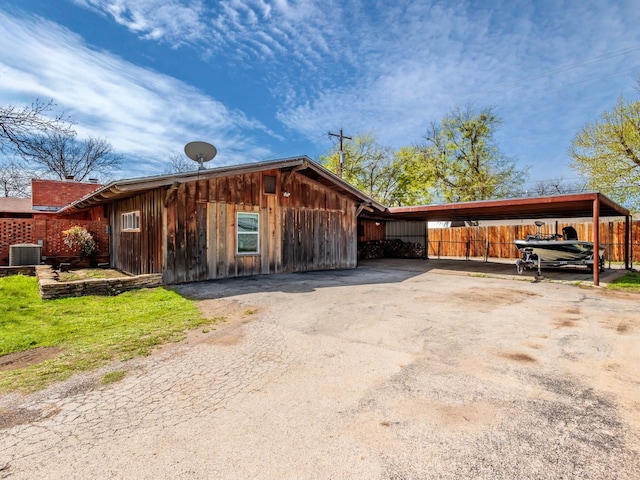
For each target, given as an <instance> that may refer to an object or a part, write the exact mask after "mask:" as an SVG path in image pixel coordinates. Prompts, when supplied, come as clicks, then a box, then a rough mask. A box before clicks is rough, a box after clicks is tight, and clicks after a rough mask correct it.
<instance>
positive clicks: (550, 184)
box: [531, 177, 585, 197]
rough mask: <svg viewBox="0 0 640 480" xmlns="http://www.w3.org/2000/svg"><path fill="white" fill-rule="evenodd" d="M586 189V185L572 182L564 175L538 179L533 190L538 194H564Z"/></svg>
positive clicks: (533, 192)
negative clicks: (563, 176)
mask: <svg viewBox="0 0 640 480" xmlns="http://www.w3.org/2000/svg"><path fill="white" fill-rule="evenodd" d="M583 191H585V185H584V182H583V183H579V182H570V181H568V180H565V179H564V178H562V177H558V178H551V179H549V180H538V181H537V182H536V183H535V184H534V186H533V189H532V191H531V193H532V194H534V195H536V196H540V197H543V196H546V195H563V194H566V193H579V192H583Z"/></svg>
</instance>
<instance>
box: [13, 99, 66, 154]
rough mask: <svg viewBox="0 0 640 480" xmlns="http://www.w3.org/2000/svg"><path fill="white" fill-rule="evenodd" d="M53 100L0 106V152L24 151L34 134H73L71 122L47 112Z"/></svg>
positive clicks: (29, 144) (50, 108)
mask: <svg viewBox="0 0 640 480" xmlns="http://www.w3.org/2000/svg"><path fill="white" fill-rule="evenodd" d="M53 106H54V104H53V102H52V101H49V102H46V103H45V102H42V101H40V100H36V101H35V102H33V103H32V104H31V105H30V106H25V107H22V108H20V107H16V106H14V105H7V106H0V152H3V153H4V152H6V151H7V150H14V151H17V152H19V153H24V152H25V151H26V150H28V149H29V148H30V147H31V141H32V140H33V138H34V135H47V134H54V133H56V134H64V135H71V134H73V129H72V125H71V122H70V121H69V120H68V119H66V118H64V117H63V116H62V115H56V116H53V117H50V116H48V115H47V114H48V113H49V112H51V110H52V109H53Z"/></svg>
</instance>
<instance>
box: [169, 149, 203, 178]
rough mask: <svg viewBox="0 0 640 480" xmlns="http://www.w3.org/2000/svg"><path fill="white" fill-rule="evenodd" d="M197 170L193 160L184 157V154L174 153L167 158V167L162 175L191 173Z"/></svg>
mask: <svg viewBox="0 0 640 480" xmlns="http://www.w3.org/2000/svg"><path fill="white" fill-rule="evenodd" d="M197 169H198V164H197V163H195V162H194V161H193V160H191V159H189V158H187V157H185V155H184V154H180V153H174V154H173V155H171V156H170V157H169V165H168V166H167V168H166V169H165V171H164V173H166V174H172V173H183V172H193V171H194V170H197Z"/></svg>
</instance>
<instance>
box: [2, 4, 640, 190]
mask: <svg viewBox="0 0 640 480" xmlns="http://www.w3.org/2000/svg"><path fill="white" fill-rule="evenodd" d="M0 38H1V40H2V42H1V43H2V48H0V103H2V104H3V105H6V104H13V105H19V104H23V103H30V102H31V101H33V99H34V98H40V99H43V100H48V99H53V100H54V101H55V103H56V104H57V105H58V107H57V108H58V111H63V112H64V113H65V114H67V115H69V116H71V117H72V118H73V119H74V120H75V122H76V124H77V125H76V130H77V131H78V133H79V134H80V136H88V135H92V136H98V137H106V138H107V139H108V140H109V141H111V143H112V144H113V146H114V147H115V149H116V150H117V151H118V152H120V153H122V154H123V155H124V156H125V158H126V165H125V167H124V168H123V170H122V171H121V172H118V173H117V175H116V176H117V177H133V176H140V175H153V174H158V173H162V172H163V171H165V170H166V168H167V163H168V159H169V158H170V156H171V155H172V154H176V153H181V152H182V148H183V146H184V144H185V143H187V142H189V141H193V140H202V141H207V142H210V143H213V144H214V145H216V147H217V148H218V156H217V157H216V159H215V160H214V161H213V162H212V163H213V164H215V165H227V164H236V163H246V162H254V161H261V160H270V159H276V158H284V157H290V156H296V155H308V156H310V157H311V158H314V159H317V158H318V156H319V155H320V154H323V153H326V152H328V150H329V149H330V148H331V147H332V142H334V141H335V139H334V140H330V139H329V138H328V136H327V132H329V131H332V132H338V131H339V130H340V128H343V129H344V133H345V134H346V135H352V136H353V135H356V134H358V133H361V132H373V133H374V134H375V135H376V137H377V139H378V141H379V142H380V143H381V144H383V145H387V146H391V147H395V148H398V147H401V146H404V145H412V144H416V143H418V142H420V141H421V139H422V137H423V135H424V133H425V132H426V129H427V127H428V125H429V124H430V123H431V122H432V121H438V120H440V119H441V118H442V117H443V116H444V115H445V114H446V113H448V112H449V111H450V110H451V109H452V108H453V107H456V106H465V105H468V104H472V105H474V106H475V107H477V108H484V107H487V106H493V107H494V108H495V112H496V113H497V114H498V115H499V116H500V117H501V118H502V120H503V122H504V123H503V125H502V126H501V128H500V129H499V130H498V132H497V136H496V138H497V142H498V145H499V147H500V148H501V150H502V152H503V153H504V154H506V155H508V156H511V157H514V158H516V159H517V160H518V162H519V164H520V165H521V166H523V167H524V166H530V167H531V181H530V183H529V184H531V183H533V182H535V181H537V180H544V179H551V178H557V177H563V178H565V179H567V180H569V179H574V178H576V174H575V173H573V172H572V171H571V170H570V169H569V167H568V164H569V157H568V155H567V149H568V147H569V145H570V143H571V140H572V138H573V136H574V135H575V134H576V133H577V131H578V130H579V129H580V127H582V126H583V125H584V124H585V123H586V122H589V121H594V120H596V119H597V117H598V116H599V115H600V114H601V113H602V112H603V111H604V110H607V109H609V108H611V107H612V106H613V105H614V104H615V102H616V99H617V97H618V96H620V95H622V96H624V97H626V98H629V99H630V98H637V97H638V90H637V87H638V79H639V78H640V3H638V1H637V0H611V1H607V0H572V1H562V0H557V1H520V0H505V1H492V0H479V1H456V0H451V1H402V0H397V1H391V0H379V1H365V0H354V1H343V2H332V1H327V0H317V1H316V0H299V1H290V0H273V1H268V0H227V1H209V0H15V1H6V0H0Z"/></svg>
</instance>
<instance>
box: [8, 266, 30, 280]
mask: <svg viewBox="0 0 640 480" xmlns="http://www.w3.org/2000/svg"><path fill="white" fill-rule="evenodd" d="M35 274H36V266H35V265H26V266H25V265H23V266H20V267H0V278H2V277H8V276H10V275H26V276H27V277H33V276H34V275H35Z"/></svg>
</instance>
